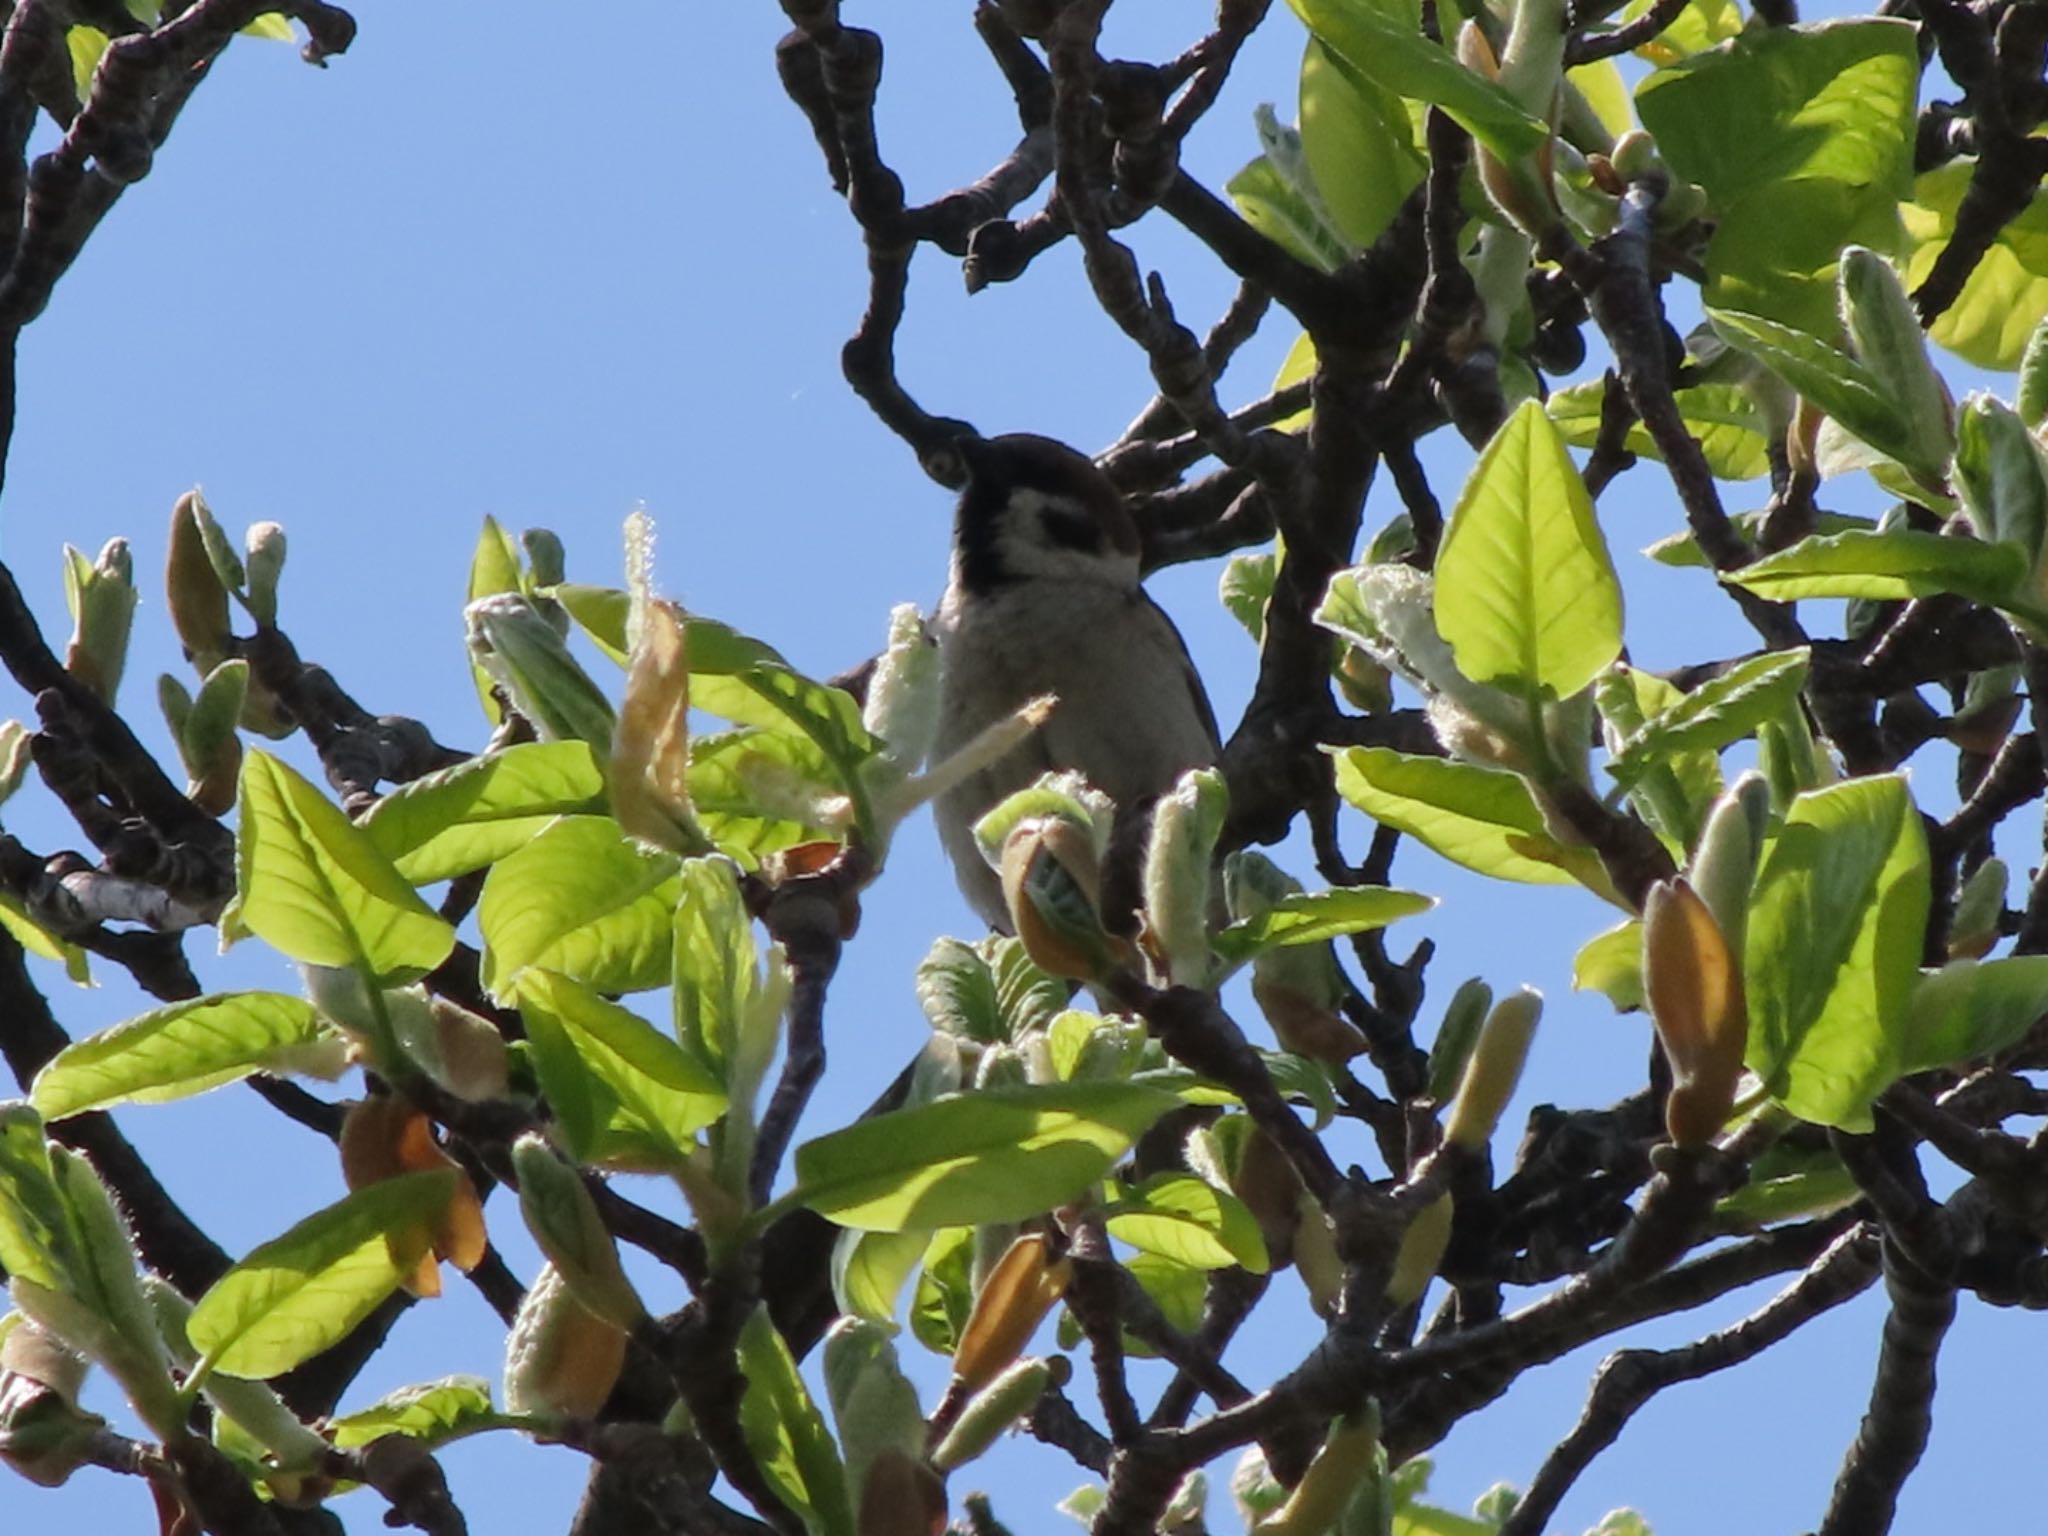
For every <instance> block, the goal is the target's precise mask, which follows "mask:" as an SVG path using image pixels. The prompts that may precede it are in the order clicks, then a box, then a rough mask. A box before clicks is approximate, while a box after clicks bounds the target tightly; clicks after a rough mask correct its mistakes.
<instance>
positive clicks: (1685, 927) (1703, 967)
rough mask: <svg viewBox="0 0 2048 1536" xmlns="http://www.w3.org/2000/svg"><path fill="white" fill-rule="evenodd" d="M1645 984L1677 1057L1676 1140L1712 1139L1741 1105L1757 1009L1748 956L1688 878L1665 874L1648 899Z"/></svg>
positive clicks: (1669, 1111) (1698, 1142)
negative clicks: (1747, 985) (1746, 978)
mask: <svg viewBox="0 0 2048 1536" xmlns="http://www.w3.org/2000/svg"><path fill="white" fill-rule="evenodd" d="M1643 988H1644V992H1645V995H1646V997H1647V999H1648V1001H1649V1005H1650V1018H1651V1020H1652V1022H1654V1023H1655V1025H1656V1026H1657V1038H1658V1039H1659V1040H1661V1041H1662V1042H1663V1043H1664V1054H1665V1056H1666V1057H1667V1058H1669V1060H1670V1062H1671V1075H1672V1086H1671V1093H1670V1095H1669V1097H1668V1098H1667V1099H1666V1100H1665V1104H1664V1123H1665V1129H1666V1130H1667V1131H1668V1132H1669V1134H1670V1137H1671V1141H1672V1144H1673V1145H1674V1146H1679V1147H1698V1146H1704V1145H1705V1144H1706V1143H1707V1142H1709V1141H1711V1140H1712V1139H1713V1138H1714V1136H1715V1135H1717V1134H1718V1133H1719V1132H1720V1129H1721V1127H1722V1126H1723V1125H1725V1124H1727V1122H1728V1115H1729V1112H1730V1111H1731V1110H1732V1109H1733V1108H1734V1105H1735V1088H1736V1084H1737V1083H1738V1082H1739V1081H1740V1080H1741V1077H1742V1056H1743V1051H1744V1049H1745V1047H1746V1046H1747V1044H1748V1039H1749V1008H1748V1005H1747V1003H1746V1002H1745V1001H1744V997H1743V987H1742V964H1741V961H1740V960H1739V959H1738V958H1737V957H1736V956H1735V954H1734V953H1732V952H1731V949H1730V946H1729V943H1728V940H1727V939H1726V937H1725V936H1724V935H1723V933H1722V930H1721V926H1720V924H1718V923H1717V922H1715V921H1714V914H1713V913H1712V912H1710V911H1709V910H1708V909H1707V905H1706V903H1705V902H1704V901H1702V900H1701V899H1700V898H1699V896H1698V895H1697V894H1695V893H1694V891H1693V888H1692V886H1691V885H1690V884H1689V883H1687V881H1686V880H1685V879H1684V878H1683V877H1681V878H1678V879H1674V880H1660V881H1659V882H1657V884H1655V885H1653V886H1651V887H1650V896H1649V900H1648V901H1647V902H1645V903H1644V906H1643Z"/></svg>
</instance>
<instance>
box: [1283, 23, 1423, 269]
mask: <svg viewBox="0 0 2048 1536" xmlns="http://www.w3.org/2000/svg"><path fill="white" fill-rule="evenodd" d="M1300 110H1301V148H1302V153H1303V154H1304V155H1305V156H1306V157H1307V160H1308V165H1309V171H1310V173H1311V174H1312V175H1313V176H1314V178H1315V185H1316V191H1317V192H1319V193H1320V194H1321V195H1322V202H1323V206H1324V207H1325V208H1327V209H1328V210H1329V212H1330V216H1331V217H1332V218H1333V219H1335V220H1336V221H1337V227H1338V228H1339V229H1341V230H1342V231H1343V232H1344V239H1345V241H1346V242H1347V243H1348V244H1349V245H1350V246H1351V248H1352V249H1353V250H1360V251H1362V250H1364V249H1365V248H1366V247H1367V246H1369V245H1371V244H1372V243H1373V241H1375V240H1377V239H1378V238H1379V236H1380V231H1382V230H1383V229H1385V228H1386V227H1387V225H1388V223H1389V222H1390V221H1391V220H1392V219H1393V217H1394V215H1395V213H1397V212H1398V211H1399V210H1400V207H1401V204H1402V203H1403V202H1405V201H1406V200H1407V197H1408V194H1409V193H1410V192H1412V191H1413V190H1414V189H1415V188H1416V187H1417V186H1419V185H1421V183H1422V176H1423V170H1424V166H1423V163H1422V160H1421V157H1420V156H1418V155H1417V154H1416V153H1415V144H1414V141H1413V139H1412V137H1411V130H1410V128H1409V123H1408V112H1407V109H1406V108H1405V107H1404V106H1402V104H1401V100H1400V98H1399V97H1398V96H1396V95H1394V94H1393V93H1392V92H1390V91H1387V90H1384V89H1382V88H1381V87H1379V86H1377V85H1374V84H1373V83H1372V82H1371V81H1370V80H1368V79H1366V78H1365V77H1363V76H1362V75H1360V74H1359V73H1358V72H1357V71H1356V70H1353V69H1351V68H1350V67H1349V66H1348V65H1346V64H1345V63H1344V61H1343V60H1342V59H1341V58H1339V57H1338V56H1337V55H1335V54H1333V53H1331V52H1330V50H1329V49H1327V48H1325V47H1324V46H1323V45H1322V44H1321V43H1320V42H1318V41H1317V40H1316V39H1315V38H1313V37H1311V38H1310V39H1309V43H1308V49H1307V51H1306V52H1305V53H1304V54H1303V55H1302V60H1301V109H1300Z"/></svg>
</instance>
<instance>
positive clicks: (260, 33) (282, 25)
mask: <svg viewBox="0 0 2048 1536" xmlns="http://www.w3.org/2000/svg"><path fill="white" fill-rule="evenodd" d="M242 36H244V37H260V38H264V39H266V40H267V41H269V42H273V43H289V42H291V41H293V38H292V24H291V23H290V22H289V21H287V20H286V19H285V15H284V12H282V11H265V12H264V13H263V14H262V15H261V16H258V17H257V18H256V19H255V20H254V21H252V22H250V23H249V25H247V26H246V27H244V28H242Z"/></svg>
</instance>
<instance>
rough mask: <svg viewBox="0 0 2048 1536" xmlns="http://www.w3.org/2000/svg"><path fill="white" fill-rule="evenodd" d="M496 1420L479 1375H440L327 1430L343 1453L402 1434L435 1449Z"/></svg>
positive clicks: (393, 1394) (336, 1421)
mask: <svg viewBox="0 0 2048 1536" xmlns="http://www.w3.org/2000/svg"><path fill="white" fill-rule="evenodd" d="M495 1417H496V1413H495V1411H494V1410H493V1409H492V1407H491V1388H490V1383H488V1382H486V1381H485V1380H484V1379H483V1378H482V1377H480V1376H444V1377H442V1378H441V1379H440V1380H439V1381H425V1382H421V1383H420V1384H419V1385H418V1386H412V1387H400V1388H399V1389H398V1390H397V1391H396V1392H389V1393H386V1394H385V1395H384V1396H383V1397H380V1398H378V1399H377V1401H376V1402H374V1403H372V1404H370V1405H369V1407H367V1408H358V1409H357V1410H356V1411H355V1412H354V1413H345V1414H342V1415H341V1416H340V1417H339V1418H334V1419H330V1420H328V1422H327V1427H328V1428H329V1429H330V1430H331V1431H333V1435H334V1443H335V1444H336V1445H338V1446H340V1447H341V1448H342V1449H343V1450H347V1449H349V1448H351V1447H353V1446H358V1445H368V1444H369V1443H370V1442H371V1441H372V1440H375V1439H377V1438H378V1437H379V1436H382V1435H405V1436H407V1437H408V1438H410V1439H414V1440H424V1441H425V1442H426V1443H427V1444H428V1445H438V1444H439V1443H440V1442H442V1441H443V1440H446V1439H449V1438H451V1437H452V1436H455V1435H459V1434H462V1433H463V1432H465V1431H466V1430H469V1429H471V1428H473V1427H476V1426H480V1425H483V1424H487V1423H489V1422H490V1421H491V1420H492V1419H494V1418H495Z"/></svg>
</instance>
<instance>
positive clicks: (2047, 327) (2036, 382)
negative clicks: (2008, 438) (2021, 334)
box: [2013, 319, 2048, 431]
mask: <svg viewBox="0 0 2048 1536" xmlns="http://www.w3.org/2000/svg"><path fill="white" fill-rule="evenodd" d="M2013 404H2014V406H2015V407H2017V408H2018V410H2019V413H2020V420H2022V421H2024V422H2025V423H2026V424H2027V426H2028V428H2029V429H2030V430H2032V431H2039V430H2040V428H2041V424H2042V423H2043V422H2044V421H2048V319H2043V320H2042V322H2041V323H2040V324H2039V325H2037V326H2035V327H2034V334H2033V335H2031V336H2029V337H2028V338H2027V350H2026V351H2025V352H2024V353H2023V354H2021V357H2020V382H2019V392H2018V393H2017V394H2016V395H2015V396H2014V398H2013Z"/></svg>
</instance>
